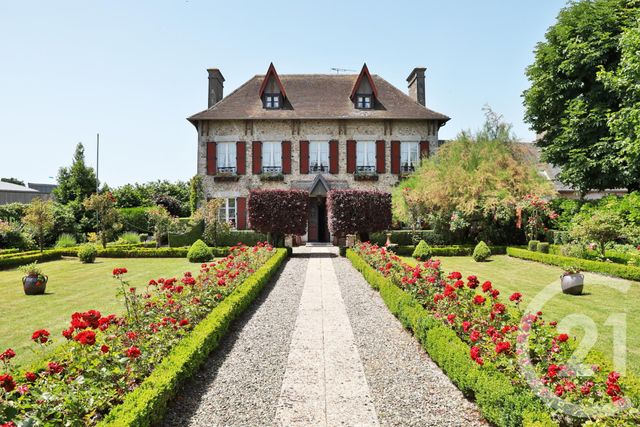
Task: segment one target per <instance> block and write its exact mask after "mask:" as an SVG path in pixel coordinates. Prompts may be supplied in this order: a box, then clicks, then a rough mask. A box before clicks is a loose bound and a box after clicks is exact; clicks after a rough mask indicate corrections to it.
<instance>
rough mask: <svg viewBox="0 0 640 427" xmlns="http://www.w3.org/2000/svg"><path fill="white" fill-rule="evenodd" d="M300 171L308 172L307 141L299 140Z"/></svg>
mask: <svg viewBox="0 0 640 427" xmlns="http://www.w3.org/2000/svg"><path fill="white" fill-rule="evenodd" d="M300 173H309V141H300Z"/></svg>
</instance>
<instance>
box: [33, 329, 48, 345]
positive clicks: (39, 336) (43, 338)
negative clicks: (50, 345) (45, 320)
mask: <svg viewBox="0 0 640 427" xmlns="http://www.w3.org/2000/svg"><path fill="white" fill-rule="evenodd" d="M49 335H50V334H49V331H47V330H46V329H38V330H37V331H35V332H34V333H33V334H32V335H31V339H32V340H34V341H35V342H37V343H40V344H45V343H46V342H47V341H49Z"/></svg>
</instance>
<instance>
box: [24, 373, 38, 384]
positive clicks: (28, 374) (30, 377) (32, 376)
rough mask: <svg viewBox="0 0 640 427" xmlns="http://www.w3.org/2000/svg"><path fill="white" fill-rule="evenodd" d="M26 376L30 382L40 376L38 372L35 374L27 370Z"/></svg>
mask: <svg viewBox="0 0 640 427" xmlns="http://www.w3.org/2000/svg"><path fill="white" fill-rule="evenodd" d="M24 378H25V379H26V380H27V381H29V382H30V383H32V382H34V381H35V380H36V379H37V378H38V376H37V375H36V374H34V373H33V372H25V373H24Z"/></svg>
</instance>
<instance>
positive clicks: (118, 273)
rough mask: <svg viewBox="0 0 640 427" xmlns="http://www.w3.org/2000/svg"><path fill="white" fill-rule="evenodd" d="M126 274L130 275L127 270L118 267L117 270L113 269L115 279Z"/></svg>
mask: <svg viewBox="0 0 640 427" xmlns="http://www.w3.org/2000/svg"><path fill="white" fill-rule="evenodd" d="M126 273H128V271H127V269H126V268H118V267H116V268H114V269H113V276H114V277H118V276H122V275H123V274H126Z"/></svg>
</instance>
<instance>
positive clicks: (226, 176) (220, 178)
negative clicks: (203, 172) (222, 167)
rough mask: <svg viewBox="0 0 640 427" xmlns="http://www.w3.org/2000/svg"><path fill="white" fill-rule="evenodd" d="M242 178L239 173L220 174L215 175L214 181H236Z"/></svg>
mask: <svg viewBox="0 0 640 427" xmlns="http://www.w3.org/2000/svg"><path fill="white" fill-rule="evenodd" d="M239 179H240V177H239V176H238V175H232V174H219V175H215V176H214V177H213V181H214V182H236V181H238V180H239Z"/></svg>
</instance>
